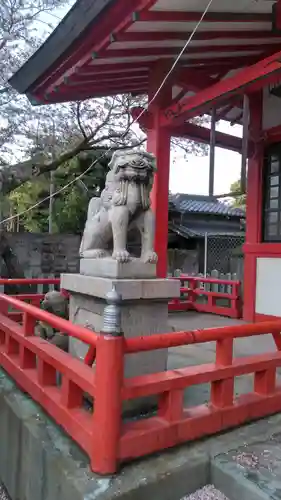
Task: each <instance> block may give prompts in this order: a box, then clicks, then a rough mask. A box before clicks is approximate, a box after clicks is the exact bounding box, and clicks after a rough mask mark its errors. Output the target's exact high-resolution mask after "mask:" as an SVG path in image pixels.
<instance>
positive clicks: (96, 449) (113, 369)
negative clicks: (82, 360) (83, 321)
mask: <svg viewBox="0 0 281 500" xmlns="http://www.w3.org/2000/svg"><path fill="white" fill-rule="evenodd" d="M123 356H124V342H123V337H113V336H111V335H105V336H102V335H101V337H100V339H99V340H98V343H97V361H96V390H95V400H94V430H93V434H94V440H93V441H94V444H93V449H92V450H91V466H92V470H93V471H94V472H97V473H98V474H113V473H114V472H116V470H117V464H118V455H119V443H120V435H121V415H122V395H121V390H122V385H123Z"/></svg>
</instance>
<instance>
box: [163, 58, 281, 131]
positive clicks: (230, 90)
mask: <svg viewBox="0 0 281 500" xmlns="http://www.w3.org/2000/svg"><path fill="white" fill-rule="evenodd" d="M280 74H281V52H277V53H276V54H274V55H272V56H270V57H267V58H266V59H264V60H262V61H260V62H259V63H256V64H254V65H252V66H250V67H248V68H246V69H243V70H241V71H239V73H237V74H236V75H235V76H233V77H230V78H227V79H225V80H223V81H221V82H219V83H216V84H215V85H212V86H211V87H209V88H208V89H206V90H202V91H200V92H198V93H197V94H196V95H195V96H192V97H188V98H185V99H183V100H182V101H181V102H180V103H177V104H174V105H173V106H169V107H168V108H166V109H165V110H164V111H163V112H162V116H161V124H162V125H164V126H170V125H171V124H172V123H173V124H176V123H177V124H180V123H182V122H183V121H185V120H186V119H187V118H191V117H194V116H197V115H198V114H201V113H203V112H206V111H208V110H209V109H210V108H211V107H212V105H213V104H214V103H216V104H218V103H220V102H223V101H224V100H225V99H226V98H228V97H229V96H230V95H235V94H239V93H240V94H242V93H245V92H246V91H248V92H250V91H254V90H258V89H260V88H262V87H263V86H264V85H266V84H269V83H274V82H275V81H277V80H278V79H279V78H280Z"/></svg>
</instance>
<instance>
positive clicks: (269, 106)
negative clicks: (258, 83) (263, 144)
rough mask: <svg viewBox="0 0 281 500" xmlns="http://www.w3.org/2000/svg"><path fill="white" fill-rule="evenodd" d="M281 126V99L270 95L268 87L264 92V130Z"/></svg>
mask: <svg viewBox="0 0 281 500" xmlns="http://www.w3.org/2000/svg"><path fill="white" fill-rule="evenodd" d="M277 125H281V97H276V96H274V95H271V94H270V93H269V89H268V87H265V88H264V90H263V130H268V129H269V128H272V127H277Z"/></svg>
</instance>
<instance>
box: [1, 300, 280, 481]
mask: <svg viewBox="0 0 281 500" xmlns="http://www.w3.org/2000/svg"><path fill="white" fill-rule="evenodd" d="M7 305H8V306H10V307H13V308H14V309H16V310H18V311H21V312H22V314H23V321H22V324H19V323H17V322H15V321H14V320H13V319H12V318H10V317H8V316H6V315H5V314H4V313H3V311H5V310H6V311H7V307H6V306H7ZM0 306H1V307H0V309H1V311H2V312H1V313H0V365H1V366H2V367H3V368H4V369H5V370H6V371H7V372H8V373H9V375H10V376H11V377H13V378H14V380H15V381H16V382H17V383H18V385H19V386H20V387H22V388H23V389H24V390H25V391H26V392H28V393H29V394H30V396H31V397H32V398H33V399H34V400H36V401H38V403H40V404H41V406H42V407H43V408H44V409H45V411H46V412H47V413H49V415H51V416H52V417H53V418H54V419H55V421H56V422H57V423H58V424H59V425H60V426H62V427H63V428H64V429H65V430H66V432H67V433H68V434H69V435H70V436H71V437H72V438H73V439H74V440H75V441H76V442H77V443H78V444H79V445H80V446H81V447H82V448H83V449H84V450H85V452H86V453H87V454H88V455H89V458H90V462H91V467H92V469H93V471H95V472H97V473H99V474H111V473H114V472H116V470H117V469H118V465H119V463H120V462H122V461H125V460H128V459H132V458H137V457H142V456H145V455H148V454H150V453H153V452H157V451H160V450H163V449H165V448H169V447H172V446H174V445H177V444H179V443H183V442H186V441H189V440H192V439H196V438H199V437H202V436H205V435H208V434H214V433H216V432H219V431H222V430H225V429H227V428H230V427H233V426H236V425H240V424H242V423H244V422H247V421H250V420H253V419H257V418H260V417H263V416H266V415H270V414H273V413H275V412H278V411H281V389H280V387H279V386H278V385H277V383H276V369H277V368H278V367H280V366H281V337H280V331H281V320H277V321H272V322H267V323H265V322H264V323H256V324H250V325H241V326H240V325H239V326H232V327H225V328H211V329H207V330H196V331H189V332H188V331H187V332H172V333H167V334H160V335H152V336H149V337H139V338H134V339H125V338H124V337H122V336H113V335H106V334H96V333H95V332H92V331H89V330H87V329H85V328H82V327H80V326H77V325H74V324H72V323H70V322H69V321H66V320H64V319H61V318H59V317H56V316H53V315H52V314H49V313H47V312H45V311H42V310H40V309H39V308H38V307H34V306H32V305H30V304H26V303H25V302H23V301H21V300H17V299H15V298H13V297H9V296H7V295H4V294H0ZM36 320H39V321H43V322H45V323H48V324H50V325H51V326H53V327H54V328H57V329H58V330H60V331H61V332H63V333H65V334H67V335H69V336H72V337H75V338H77V339H79V340H81V341H83V342H84V343H86V344H88V345H89V346H90V347H91V349H94V350H96V354H97V356H96V366H95V369H92V368H91V367H89V366H86V365H85V364H83V363H82V362H81V361H79V360H78V359H74V358H73V357H72V356H71V355H70V354H67V353H65V352H62V351H60V350H59V349H57V348H56V347H55V346H53V345H51V344H49V343H48V342H46V341H45V340H43V339H41V338H38V337H35V336H34V329H35V323H36ZM267 333H270V334H272V335H273V338H274V340H275V344H276V346H277V351H276V352H272V353H265V354H262V355H256V356H249V357H243V358H238V359H233V340H234V339H237V338H242V337H250V336H254V335H262V334H267ZM210 341H213V342H216V360H215V362H214V363H210V364H205V365H199V366H189V367H187V368H183V369H177V370H170V371H166V372H162V373H155V374H151V375H144V376H140V377H135V378H129V379H124V377H123V368H124V356H125V355H130V354H132V353H137V352H144V351H151V350H156V349H165V348H170V347H176V346H183V345H189V344H197V343H204V342H210ZM57 373H60V374H61V379H62V382H61V384H60V385H59V383H58V379H57ZM246 374H253V377H254V389H253V392H251V393H250V394H247V395H246V394H244V395H243V396H241V397H238V398H236V397H235V395H234V380H235V377H237V376H241V375H246ZM202 383H209V384H210V385H211V395H210V401H209V402H208V403H207V404H205V405H202V406H197V407H193V408H187V409H186V408H184V390H185V389H186V388H187V387H190V386H192V385H198V384H202ZM84 393H87V394H89V395H91V396H92V397H93V399H94V411H93V414H92V413H91V412H89V411H87V410H86V409H85V407H84V406H83V394H84ZM152 395H156V396H157V397H158V409H157V414H156V415H155V416H151V417H149V418H146V419H140V420H134V421H129V422H128V421H123V420H122V404H123V401H125V400H132V399H136V398H140V397H145V396H152Z"/></svg>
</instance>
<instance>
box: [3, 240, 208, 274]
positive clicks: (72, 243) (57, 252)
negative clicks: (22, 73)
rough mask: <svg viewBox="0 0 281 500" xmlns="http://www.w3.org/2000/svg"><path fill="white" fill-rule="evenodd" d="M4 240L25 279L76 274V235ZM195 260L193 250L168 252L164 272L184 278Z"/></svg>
mask: <svg viewBox="0 0 281 500" xmlns="http://www.w3.org/2000/svg"><path fill="white" fill-rule="evenodd" d="M8 238H9V240H10V243H11V247H12V249H13V250H14V252H15V254H16V255H17V258H18V260H19V263H20V265H21V268H22V269H23V270H24V274H25V277H26V278H37V277H53V276H54V277H59V276H60V274H61V273H76V272H79V256H78V252H79V246H80V240H81V237H80V236H79V235H71V234H52V235H50V234H48V233H42V234H34V233H8ZM131 250H132V249H131ZM134 253H136V254H137V253H138V252H134V251H133V254H134ZM198 258H199V256H198V251H197V250H185V249H183V250H179V249H170V250H168V262H169V266H168V267H169V271H168V272H169V273H173V272H174V270H176V269H182V271H183V272H184V273H186V274H188V273H191V274H194V273H197V272H199V267H198V265H199V261H198ZM0 273H1V274H0V275H1V276H2V277H6V276H8V273H7V269H6V267H5V265H4V264H3V263H2V264H1V268H0Z"/></svg>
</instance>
